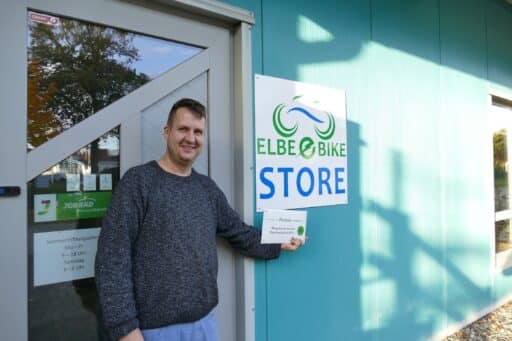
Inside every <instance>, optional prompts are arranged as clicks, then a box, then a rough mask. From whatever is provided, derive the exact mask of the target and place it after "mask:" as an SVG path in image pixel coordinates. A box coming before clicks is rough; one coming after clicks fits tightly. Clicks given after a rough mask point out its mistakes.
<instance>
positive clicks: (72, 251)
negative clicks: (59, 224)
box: [34, 228, 100, 286]
mask: <svg viewBox="0 0 512 341" xmlns="http://www.w3.org/2000/svg"><path fill="white" fill-rule="evenodd" d="M99 234H100V228H90V229H80V230H67V231H54V232H43V233H34V286H39V285H45V284H53V283H60V282H66V281H73V280H76V279H83V278H89V277H94V257H95V256H96V250H97V244H98V236H99Z"/></svg>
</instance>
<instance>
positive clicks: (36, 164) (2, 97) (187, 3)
mask: <svg viewBox="0 0 512 341" xmlns="http://www.w3.org/2000/svg"><path fill="white" fill-rule="evenodd" d="M98 1H99V0H98ZM154 2H155V6H152V4H151V3H150V4H148V3H147V2H142V1H141V2H140V3H139V2H138V1H122V0H119V1H109V2H107V3H104V4H101V6H102V7H101V11H98V10H97V8H98V7H96V6H94V5H91V3H90V2H80V1H63V2H62V3H58V4H57V2H56V1H51V2H49V3H47V2H46V1H44V0H25V1H15V2H9V1H6V2H2V11H1V14H0V18H1V20H2V30H0V41H2V42H4V44H8V48H4V51H3V56H2V60H3V63H0V72H1V74H2V75H3V77H2V82H1V83H0V89H1V91H0V103H2V104H1V105H0V108H1V111H0V127H2V128H3V129H2V135H3V142H4V143H0V157H1V159H2V167H0V185H14V186H20V187H21V195H20V196H18V197H14V198H1V199H0V213H2V215H3V217H2V220H1V223H0V240H1V241H2V247H1V248H0V270H1V271H2V278H3V279H2V281H0V293H1V294H0V295H1V301H2V307H3V308H2V309H0V328H1V329H2V330H3V333H4V337H5V338H6V339H10V340H26V339H27V337H28V336H27V325H28V321H27V310H26V302H27V252H26V248H27V230H26V226H27V214H26V209H27V191H26V185H27V181H29V180H30V179H32V178H33V177H34V176H37V175H38V174H39V173H41V172H42V171H44V170H45V169H46V168H48V165H51V164H54V163H56V162H58V161H60V160H61V159H64V158H65V157H66V156H67V155H69V154H70V153H71V152H73V151H75V150H77V149H79V148H80V147H81V146H83V145H84V144H86V143H88V142H90V141H91V140H93V139H95V138H97V137H98V136H100V135H101V134H102V133H103V132H105V131H107V130H108V129H110V128H111V127H112V125H111V124H110V123H113V122H114V121H117V120H119V118H120V117H119V114H118V113H116V112H115V110H114V109H113V108H114V107H115V106H116V104H117V106H119V103H118V102H122V101H123V99H121V100H119V101H118V102H115V103H113V104H112V105H110V106H108V107H107V108H105V109H103V110H101V111H100V112H98V113H97V114H95V115H94V116H92V117H90V118H89V119H87V120H85V121H83V122H81V123H79V124H78V125H76V126H75V127H73V128H71V129H69V130H67V131H66V132H64V133H62V134H61V136H58V137H56V138H55V139H54V140H52V141H53V142H52V141H49V142H47V143H46V144H44V145H42V146H41V147H39V148H37V149H36V150H34V151H32V152H31V153H29V154H27V151H26V127H27V118H26V105H27V104H26V103H27V92H26V82H27V80H26V15H27V10H28V9H36V10H37V9H39V10H43V11H47V12H54V13H56V14H59V15H64V16H70V17H74V18H78V19H82V20H86V21H91V22H96V23H103V24H107V25H108V26H114V27H122V28H124V29H128V30H131V31H135V32H140V33H150V34H151V33H152V32H154V31H155V30H156V31H158V30H163V29H162V28H161V26H159V25H162V23H163V21H162V20H163V19H161V20H152V21H149V22H144V23H142V22H140V21H138V20H136V19H138V18H132V19H133V20H127V19H126V17H124V19H123V20H124V21H123V20H121V19H120V18H123V16H125V15H128V14H129V11H126V10H125V8H126V7H140V8H141V10H142V9H145V10H152V11H155V12H154V13H153V14H152V15H155V16H156V17H158V16H161V17H162V18H163V17H164V16H166V15H168V14H169V13H171V12H172V11H173V10H174V9H175V8H180V9H181V10H185V11H187V12H189V13H192V14H193V15H201V16H206V17H207V18H209V19H213V20H214V21H217V20H220V21H221V22H223V23H224V25H225V26H227V27H229V28H230V31H231V34H230V37H229V40H230V46H231V48H232V50H231V57H232V61H231V62H230V63H228V64H227V65H224V66H223V67H224V68H227V69H228V71H229V70H231V71H230V72H231V75H232V79H231V81H232V87H229V86H228V87H226V88H227V89H224V91H229V92H230V93H231V96H232V97H231V98H232V99H233V100H232V103H228V104H227V108H226V107H224V110H225V114H226V115H227V117H228V118H229V121H230V122H231V131H232V133H233V141H232V142H231V145H230V142H229V141H226V140H223V139H220V141H222V143H223V144H224V147H225V148H226V149H225V150H229V151H231V153H226V152H224V153H221V154H219V155H215V156H214V157H211V160H212V161H213V162H217V163H218V164H222V165H226V164H230V165H232V167H233V169H234V179H231V180H230V181H231V182H232V183H231V184H224V185H227V186H228V187H230V188H232V189H233V192H234V193H226V194H227V196H228V198H234V206H235V208H236V209H237V210H238V212H239V213H240V214H241V216H242V217H243V219H244V220H245V221H247V222H252V221H253V218H254V217H253V212H254V211H253V208H254V202H253V200H254V199H253V198H254V189H253V132H252V129H253V118H252V68H251V58H252V55H251V34H250V27H251V24H253V23H254V19H253V16H252V14H251V13H250V12H248V11H245V10H242V9H238V8H236V7H232V6H228V5H224V4H222V3H219V2H216V1H208V0H206V1H205V0H178V1H174V0H169V1H166V0H155V1H154ZM157 3H158V4H157ZM98 4H99V2H98ZM114 9H115V13H116V14H115V16H112V13H113V11H114ZM131 10H132V9H130V11H131ZM158 10H162V11H163V12H166V11H167V12H168V13H159V12H158ZM77 14H79V15H77ZM109 15H110V17H109ZM128 16H129V15H128ZM156 17H155V18H156ZM116 23H117V24H116ZM199 23H201V22H199ZM183 24H185V23H183V22H179V20H178V22H177V23H176V25H183ZM148 27H149V28H148ZM168 32H177V31H176V30H168V31H166V35H165V37H166V38H169V39H173V40H178V41H179V40H182V39H179V37H173V36H172V33H168ZM187 34H188V35H187V42H190V43H192V44H196V45H200V46H208V47H209V48H208V50H206V51H204V52H202V53H201V54H200V55H199V56H196V57H194V58H192V60H190V61H189V62H185V63H183V64H182V65H180V66H178V67H177V68H175V69H173V70H171V71H169V72H168V73H166V74H165V75H163V76H161V77H159V78H158V79H156V80H155V81H153V82H150V83H148V84H147V85H145V86H143V87H141V88H140V89H138V90H136V91H135V92H137V96H146V95H147V96H151V95H152V90H157V89H158V88H159V87H162V82H163V79H164V78H165V79H168V78H170V77H172V76H176V75H177V74H178V73H179V72H178V71H177V70H178V69H180V70H181V69H185V68H187V67H193V66H191V64H193V63H198V64H200V65H201V66H202V67H203V68H204V69H205V70H208V72H209V73H211V74H210V76H213V77H215V76H216V75H215V72H223V71H222V67H217V65H215V67H213V65H210V61H212V62H213V61H214V60H215V59H216V58H215V56H216V55H218V54H219V53H221V51H219V50H216V48H215V43H216V41H215V39H212V37H211V36H209V35H208V34H205V30H204V29H192V30H191V31H190V32H187ZM189 38H190V39H189ZM220 45H222V44H220ZM203 63H204V64H203ZM195 66H196V67H197V65H195ZM224 71H225V70H224ZM171 75H172V76H171ZM160 78H161V79H160ZM176 83H179V82H178V81H176ZM167 85H168V84H167ZM178 86H179V85H176V87H178ZM219 88H220V89H222V88H224V87H219ZM135 92H134V93H135ZM169 92H170V89H169V88H168V86H167V93H169ZM221 98H222V92H221V95H220V96H215V94H210V96H209V105H210V108H220V110H219V111H222V107H223V106H222V104H221V102H222V100H221ZM125 101H130V100H129V99H128V98H126V99H125ZM132 103H133V102H132ZM134 104H136V103H134ZM124 105H126V103H125V104H124ZM134 108H135V107H134ZM213 110H218V109H213ZM135 112H137V111H136V110H134V113H133V114H132V116H131V117H132V118H133V119H134V120H136V118H135V116H136V115H135ZM98 120H101V122H102V125H101V126H99V125H97V124H96V126H95V122H99V121H98ZM122 121H123V122H122V125H121V130H122V132H123V130H125V131H128V130H130V129H131V128H130V127H132V128H133V120H128V119H127V116H124V117H123V120H122ZM117 122H119V123H121V121H117ZM225 122H226V121H225V120H219V121H217V122H213V123H212V124H213V125H212V126H210V129H211V132H212V131H214V130H215V125H218V126H223V125H225ZM105 126H106V127H108V129H106V128H102V127H105ZM75 128H76V129H75ZM20 132H22V133H20ZM72 135H73V136H72ZM78 135H80V136H78ZM213 138H214V137H213V136H212V139H213ZM124 140H126V139H124ZM64 141H65V142H64ZM84 141H86V142H84ZM68 142H69V145H68V144H67V143H68ZM126 143H129V141H125V142H121V153H122V150H123V149H124V150H126V147H128V148H130V146H128V145H126ZM63 145H64V146H66V150H63V148H61V147H62V146H63ZM235 152H236V153H235ZM50 155H51V156H52V158H50V157H49V156H50ZM233 155H234V156H233ZM226 157H227V159H226ZM230 158H231V159H230ZM123 159H125V161H121V162H122V163H121V169H122V171H123V170H126V168H127V167H129V166H130V165H129V162H128V163H126V158H123V157H122V158H121V160H123ZM7 165H9V166H8V167H7ZM212 169H220V168H217V167H212ZM211 175H212V177H213V178H216V177H217V176H219V177H220V175H219V174H216V173H215V172H213V173H212V174H211ZM216 180H217V179H216ZM219 185H220V186H221V187H224V186H223V184H222V182H221V183H219ZM13 231H15V232H13ZM20 251H23V252H20ZM235 262H236V264H235V266H236V272H235V273H236V278H237V281H236V282H237V287H236V316H237V328H236V330H237V331H236V333H237V340H248V341H251V340H254V337H255V327H254V263H253V261H252V260H250V259H247V258H244V257H236V261H235ZM20 302H21V304H20Z"/></svg>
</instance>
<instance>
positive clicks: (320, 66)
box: [257, 0, 512, 341]
mask: <svg viewBox="0 0 512 341" xmlns="http://www.w3.org/2000/svg"><path fill="white" fill-rule="evenodd" d="M262 2H263V4H262V19H261V22H262V27H261V29H262V31H263V33H262V36H263V38H262V41H263V43H262V55H263V63H262V64H263V65H262V70H261V72H262V73H264V74H267V75H270V76H276V77H282V78H288V79H292V80H298V81H304V82H312V83H318V84H322V85H325V86H331V87H335V88H339V89H347V91H348V93H347V100H348V110H347V111H348V118H349V119H350V120H349V121H348V122H347V124H348V126H347V131H348V139H347V140H348V155H349V166H348V186H349V190H348V195H349V205H346V206H336V207H322V208H314V209H309V210H308V211H309V217H308V219H309V221H310V222H313V223H314V225H313V224H311V225H310V227H311V228H308V234H309V237H310V241H309V244H308V245H307V247H305V248H304V249H303V250H301V252H300V253H299V254H298V255H296V256H295V255H294V256H293V257H287V256H285V257H283V258H282V259H280V260H279V261H276V262H270V263H268V264H267V268H266V276H267V277H266V278H267V287H266V293H267V297H266V299H267V300H266V305H267V306H266V308H267V309H266V310H267V312H266V314H267V315H266V318H267V320H266V321H265V323H266V327H267V328H266V330H265V332H266V335H265V336H264V337H263V336H258V338H257V339H258V340H269V341H274V340H295V341H302V340H328V341H329V340H371V339H383V340H392V339H396V340H415V339H425V338H428V337H429V336H431V335H432V334H433V333H435V332H437V331H439V330H440V329H443V328H445V327H446V324H447V322H450V323H451V321H461V320H464V319H465V318H466V317H467V316H468V311H469V310H475V308H476V309H478V310H479V309H481V307H483V306H485V305H486V304H490V300H491V298H492V292H491V289H490V287H489V286H488V285H487V284H485V283H484V284H483V283H477V282H475V276H474V274H471V275H468V273H467V272H465V270H466V269H465V268H464V266H463V265H461V264H462V263H463V261H461V258H463V257H464V256H465V255H468V254H471V253H475V254H476V253H478V254H484V253H485V252H488V250H482V249H481V248H478V247H479V246H478V245H477V246H475V249H472V248H473V247H474V245H472V244H468V243H467V241H464V240H463V239H459V240H449V241H448V244H445V242H446V240H442V238H444V237H443V236H442V235H441V233H442V228H440V226H441V224H442V220H443V218H444V217H441V215H442V214H443V213H440V212H438V211H440V207H441V205H442V203H441V202H440V200H441V199H444V198H443V197H442V195H443V194H440V191H441V190H440V188H441V186H446V189H447V190H448V191H452V190H453V191H460V190H461V189H462V188H463V187H464V186H465V183H464V181H465V180H467V179H468V177H466V178H464V180H463V181H462V182H461V183H459V184H446V183H447V182H448V181H450V180H451V179H452V178H454V179H457V178H458V176H459V175H458V174H457V170H458V169H457V167H452V166H456V161H453V160H449V163H448V164H447V165H445V166H446V168H447V171H446V172H447V175H448V176H446V177H445V175H446V174H443V177H442V178H441V175H439V169H437V168H431V169H430V168H428V169H427V168H422V166H423V165H422V164H414V163H415V162H416V161H417V159H411V149H409V150H408V152H407V153H406V154H404V153H403V150H401V149H400V150H399V149H393V148H392V146H397V145H400V143H402V144H407V143H408V142H409V141H407V138H404V136H405V137H411V136H410V135H406V134H403V132H401V131H400V130H401V129H403V130H407V129H410V127H408V126H407V123H409V122H413V121H414V119H415V117H414V116H415V115H421V114H430V115H432V116H428V118H427V119H425V118H424V117H426V116H424V117H423V118H422V119H423V121H425V122H426V121H428V120H430V121H432V120H440V123H439V126H440V127H452V126H453V123H456V124H458V123H460V122H461V121H463V120H464V118H461V116H464V115H466V120H472V121H475V122H479V120H480V119H481V118H482V115H483V112H482V111H478V113H477V114H474V112H475V109H472V110H473V111H471V110H466V109H467V108H468V107H470V106H472V105H473V104H474V103H478V104H480V103H484V105H483V110H485V109H486V107H485V105H487V104H486V98H487V93H486V92H485V91H486V89H484V91H483V92H478V91H480V90H482V88H485V86H482V87H481V88H480V87H479V86H480V85H482V84H484V85H485V82H484V81H482V82H478V84H477V90H476V92H477V93H478V96H479V97H478V98H477V99H474V100H473V101H470V100H465V99H462V98H464V96H463V95H461V93H464V91H465V90H466V89H465V88H462V90H461V89H459V88H458V86H459V85H461V84H458V83H457V81H458V80H459V79H458V78H456V77H458V74H460V73H462V74H464V76H465V77H466V78H464V79H463V80H462V81H465V80H467V79H475V78H476V79H478V80H486V79H489V80H491V81H493V82H496V83H498V84H500V85H503V86H506V87H511V88H512V58H511V56H512V44H509V41H510V37H509V33H510V32H512V21H511V20H510V18H511V16H512V6H510V5H508V4H506V3H505V2H504V1H499V0H488V1H481V0H470V1H467V2H464V4H462V3H461V2H460V1H456V0H447V1H439V2H432V1H429V0H415V1H410V2H406V1H399V0H391V1H389V0H371V1H368V2H363V1H358V0H346V1H322V2H311V1H277V2H275V1H272V2H270V1H263V0H262ZM462 10H463V11H464V15H461V11H462ZM257 19H258V18H257ZM283 23H284V24H283ZM276 27H279V29H278V30H277V29H276ZM369 45H372V46H377V47H378V48H377V53H376V52H375V49H370V48H368V49H367V46H369ZM403 56H406V57H405V58H404V57H403ZM387 58H389V59H387ZM404 60H405V61H406V62H407V63H406V64H403V63H402V62H403V61H404ZM439 65H441V66H442V67H443V68H444V69H445V70H449V71H450V72H453V73H455V74H457V75H456V77H455V76H454V77H453V78H451V79H450V81H451V82H453V84H448V85H445V84H447V83H448V82H447V83H445V84H441V85H440V83H441V82H440V78H441V73H442V70H441V69H440V68H439V67H438V66H439ZM416 67H418V68H416ZM420 68H421V72H420V73H418V74H416V73H415V72H417V70H418V69H420ZM432 73H434V75H432ZM425 75H427V76H429V77H430V78H429V79H428V81H427V82H425V80H424V79H423V78H422V77H423V76H425ZM468 76H469V77H468ZM450 77H452V75H451V74H450ZM376 80H377V81H378V82H380V84H377V85H374V84H373V83H374V82H375V81H376ZM422 82H423V84H421V83H422ZM418 84H419V85H420V86H423V88H421V89H426V90H427V91H429V90H430V89H428V86H429V85H430V84H432V85H433V86H434V87H435V89H434V90H433V91H432V92H433V93H432V94H431V93H430V92H429V93H422V91H421V90H418V88H416V87H417V86H418ZM425 84H427V85H425ZM379 86H380V87H379ZM443 86H446V87H448V86H452V88H450V91H451V92H450V94H452V93H454V96H461V98H457V99H456V100H453V99H448V100H447V102H448V104H444V105H446V108H440V105H439V103H438V102H441V100H442V99H441V97H442V96H441V95H440V93H442V91H443V90H445V89H443ZM470 86H473V83H471V84H470V85H469V86H468V87H470ZM435 91H438V92H435ZM466 96H467V94H466ZM374 97H380V98H378V99H377V100H376V99H375V98H374ZM417 98H419V99H420V101H419V102H415V100H416V99H417ZM401 101H405V102H408V106H407V107H405V108H404V106H403V104H402V102H401ZM436 101H437V102H436ZM450 101H451V102H450ZM432 102H436V103H437V107H435V110H436V112H435V113H432V112H429V109H430V107H427V108H417V107H419V106H421V105H422V104H425V103H426V104H429V105H432ZM380 104H383V107H384V108H381V107H379V105H380ZM415 105H416V106H417V107H415ZM372 106H373V107H372ZM452 106H453V108H452ZM372 110H373V112H372ZM443 110H445V111H446V112H444V111H443ZM450 110H451V112H450V115H452V116H453V117H455V118H453V122H452V121H450V119H447V118H445V117H443V116H444V114H446V113H447V112H448V111H450ZM478 110H480V108H479V109H478ZM373 114H375V115H376V116H380V117H375V120H374V118H373V117H372V115H373ZM470 114H471V115H474V116H469V115H470ZM386 115H390V116H393V115H394V119H395V120H396V122H397V126H392V125H390V127H385V128H390V129H392V130H386V131H383V132H382V135H381V136H379V133H380V131H379V129H383V128H382V127H379V126H378V125H379V124H380V123H381V122H383V121H384V120H385V116H386ZM383 117H384V118H383ZM404 118H406V119H407V120H403V121H402V119H404ZM420 119H421V118H420ZM423 121H422V122H423ZM404 122H405V123H404ZM361 124H363V125H361ZM372 124H373V125H374V127H372V126H371V125H372ZM476 125H478V124H477V123H476V124H475V126H476ZM385 128H384V129H385ZM437 128H439V127H435V125H431V126H429V127H428V129H431V132H432V134H439V131H438V130H439V129H437ZM414 129H417V130H418V133H419V135H421V133H422V132H421V131H420V129H419V126H415V127H414ZM446 129H448V128H446ZM472 129H474V131H475V132H477V133H479V134H481V127H472ZM395 131H398V133H396V134H395V135H400V134H402V135H400V136H399V138H400V137H401V138H402V141H399V138H396V137H394V136H393V134H394V132H395ZM363 133H364V134H363ZM444 133H445V134H446V135H448V134H447V133H446V132H444ZM461 134H467V133H461ZM468 135H470V134H468ZM468 135H463V137H464V139H465V140H467V141H470V139H468V138H467V137H468ZM458 136H459V135H458ZM475 136H477V135H475ZM478 136H479V135H478ZM412 137H413V138H415V137H414V136H412ZM432 137H434V138H435V139H438V141H436V143H437V144H439V145H440V146H435V147H439V148H441V147H442V148H444V147H445V146H444V145H443V143H444V142H446V141H445V140H442V139H443V138H446V136H441V137H439V136H437V135H432ZM418 138H419V139H420V141H421V137H418ZM363 140H364V141H363ZM397 141H399V143H395V142H397ZM381 142H383V144H382V145H383V146H385V147H383V148H380V149H379V148H377V149H376V146H378V145H379V143H381ZM426 143H427V142H425V144H426ZM420 144H421V142H416V143H415V144H414V145H418V146H420ZM365 146H366V147H365ZM368 146H370V147H371V148H370V147H368ZM457 146H461V144H459V145H457ZM388 147H389V149H387V148H388ZM370 149H372V150H370ZM425 150H428V148H425V147H422V149H421V150H419V151H418V152H420V153H421V152H424V151H425ZM453 152H454V153H456V152H457V151H456V150H455V151H453ZM379 153H380V154H383V153H385V156H383V155H380V154H379ZM388 155H389V156H390V157H388ZM362 160H363V162H362ZM381 160H385V162H384V163H382V164H378V162H379V161H381ZM454 160H455V158H454ZM463 161H464V162H466V160H463ZM363 163H364V166H363ZM411 164H412V165H413V166H411ZM388 165H391V170H386V174H390V176H389V177H385V176H382V175H376V180H374V182H378V181H389V182H390V183H391V184H390V186H389V188H392V189H393V191H392V193H391V194H389V195H388V196H387V197H386V198H385V200H382V201H381V200H379V199H378V198H379V197H378V196H374V195H373V193H372V191H375V189H372V188H368V187H369V186H371V185H372V181H373V180H372V179H371V178H369V177H366V178H364V179H362V174H367V175H370V177H371V176H372V175H373V174H372V172H374V173H375V174H378V173H379V172H381V169H382V168H383V167H387V166H388ZM363 167H364V168H363ZM367 167H371V168H373V169H371V170H367V169H366V168H367ZM415 168H416V169H420V170H421V171H422V172H425V173H427V174H429V176H431V177H432V178H431V179H430V180H429V181H430V182H431V183H432V184H433V185H435V186H437V188H435V189H427V192H426V193H420V192H418V193H417V196H424V198H423V199H422V202H428V201H429V200H430V202H431V203H430V205H431V207H432V208H433V211H436V212H433V213H428V212H427V213H424V212H423V213H418V211H414V210H410V209H409V208H410V206H408V205H407V202H408V200H411V197H410V193H411V188H414V189H416V188H424V187H425V185H423V186H422V184H421V179H419V180H417V181H416V182H414V181H413V186H411V180H410V178H411V177H413V176H414V175H413V171H411V169H415ZM450 168H453V169H450ZM404 169H405V170H406V171H404ZM433 173H434V174H433ZM432 175H434V176H432ZM416 176H421V175H416ZM434 177H437V178H435V179H433V178H434ZM471 184H473V183H471ZM450 186H451V187H450ZM404 189H406V190H407V191H406V192H407V193H404ZM477 194H478V193H477ZM457 195H458V194H457ZM457 195H452V196H450V200H453V199H454V198H455V199H457ZM471 195H472V196H474V195H475V192H474V191H473V192H471ZM451 204H453V203H451ZM468 207H469V205H468ZM456 213H457V214H461V212H456ZM429 214H432V215H433V217H431V216H429ZM450 219H451V220H450V223H452V224H453V225H455V224H457V225H456V226H450V228H452V227H454V228H456V229H459V230H460V231H459V230H457V231H456V233H455V234H458V237H459V238H460V236H464V228H465V227H466V226H464V223H465V222H466V221H462V220H461V221H457V220H456V218H450ZM418 220H420V222H418ZM454 222H455V223H454ZM429 224H431V225H433V226H432V229H433V230H434V231H435V233H439V234H440V235H439V236H435V237H436V238H437V239H436V240H435V241H434V242H432V240H430V239H429V238H425V235H426V233H428V230H427V229H428V228H429ZM434 225H435V226H434ZM445 227H446V226H443V228H445ZM426 231H427V232H426ZM455 234H454V235H455ZM368 238H369V239H372V240H371V241H370V242H368V241H367V239H368ZM367 244H370V245H367ZM455 258H456V259H457V261H454V260H453V259H455ZM471 260H473V259H470V260H469V261H471ZM483 262H485V261H483ZM423 265H424V266H425V268H422V266H423ZM506 274H508V273H506ZM447 278H448V279H449V283H447V282H448V281H446V282H445V279H447ZM290 283H293V286H292V287H290V285H291V284H290ZM454 283H455V284H456V285H455V284H454ZM447 286H450V287H449V288H448V289H447V288H446V287H447ZM457 290H461V291H464V292H463V293H456V292H455V291H457ZM448 291H450V292H448ZM448 295H454V297H455V299H453V298H452V299H447V297H448ZM464 298H469V301H471V302H469V303H468V302H464ZM464 304H466V306H464ZM468 306H469V307H470V309H469V310H468Z"/></svg>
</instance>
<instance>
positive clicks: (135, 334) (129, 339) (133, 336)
mask: <svg viewBox="0 0 512 341" xmlns="http://www.w3.org/2000/svg"><path fill="white" fill-rule="evenodd" d="M119 341H144V337H143V336H142V333H141V331H140V329H139V328H137V329H134V330H132V331H131V332H130V334H128V335H125V336H123V337H122V338H120V339H119Z"/></svg>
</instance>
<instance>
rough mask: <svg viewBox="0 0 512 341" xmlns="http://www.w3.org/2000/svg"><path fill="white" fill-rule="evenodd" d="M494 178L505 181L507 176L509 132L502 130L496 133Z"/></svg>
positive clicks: (494, 139) (494, 141)
mask: <svg viewBox="0 0 512 341" xmlns="http://www.w3.org/2000/svg"><path fill="white" fill-rule="evenodd" d="M493 143H494V177H495V180H498V179H499V180H501V181H503V180H504V178H505V177H506V175H507V169H506V167H507V161H508V157H507V132H506V130H505V129H501V130H499V131H497V132H495V133H494V138H493Z"/></svg>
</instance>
